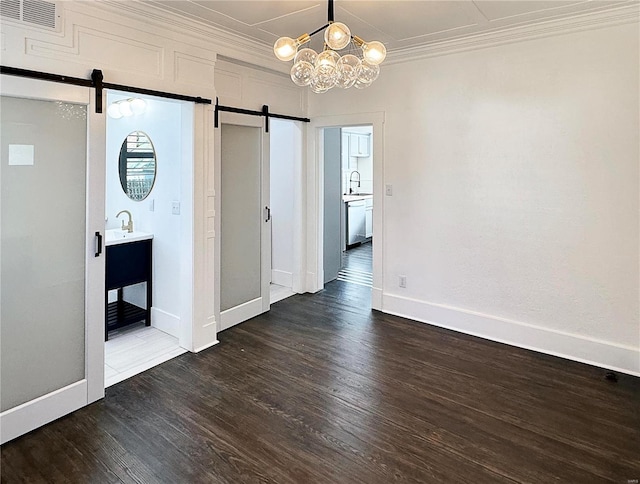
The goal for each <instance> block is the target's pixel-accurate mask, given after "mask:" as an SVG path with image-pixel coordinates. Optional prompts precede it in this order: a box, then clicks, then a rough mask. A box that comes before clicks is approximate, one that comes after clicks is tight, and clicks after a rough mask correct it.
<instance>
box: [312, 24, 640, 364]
mask: <svg viewBox="0 0 640 484" xmlns="http://www.w3.org/2000/svg"><path fill="white" fill-rule="evenodd" d="M638 40H639V38H638V25H637V24H630V25H621V26H612V27H607V28H601V29H599V30H591V31H584V32H577V33H571V34H567V35H563V36H556V37H550V38H541V39H537V40H530V41H525V42H520V43H514V44H509V45H503V46H497V47H492V48H486V49H482V50H475V51H470V52H463V53H458V54H453V55H448V56H443V57H437V58H432V59H425V60H421V61H415V62H414V63H411V64H397V65H387V66H384V65H383V67H382V72H381V74H380V78H379V79H378V80H377V81H376V82H375V83H374V84H373V86H372V87H370V88H368V89H366V90H363V91H357V90H353V89H352V90H348V91H340V90H335V91H331V92H330V93H328V94H325V95H316V96H311V97H310V101H309V104H310V115H311V117H312V118H314V117H316V116H321V115H330V114H331V115H336V114H341V113H344V114H350V113H370V112H373V111H384V112H385V127H384V133H385V135H384V136H385V138H384V167H383V171H384V183H385V184H392V185H393V196H392V197H384V206H383V207H382V208H383V220H384V230H383V241H382V243H383V247H384V248H383V251H384V258H383V260H384V266H383V309H384V310H385V311H387V312H392V313H397V314H403V315H406V316H409V317H412V318H415V319H419V320H423V321H427V322H432V323H434V324H437V325H442V326H447V327H451V328H454V329H459V330H462V331H465V332H468V333H473V334H478V335H481V336H484V337H488V338H490V339H494V340H499V341H505V342H509V343H512V344H516V345H519V346H525V347H532V348H536V349H539V350H542V351H545V352H548V353H554V354H560V355H563V356H567V357H569V358H573V359H577V360H582V361H590V362H594V363H596V364H601V365H603V366H607V367H611V368H619V369H622V370H624V371H628V372H636V373H638V372H640V353H639V350H638V347H639V344H640V341H639V340H640V326H639V316H638V314H639V307H638V306H639V305H638V290H639V282H638V277H639V273H638V262H639V257H638V249H639V230H638V217H639V204H638V199H639V194H640V192H639V189H638V175H639V166H638V165H639V148H638V147H639V130H640V126H639V122H638V109H639V102H638V81H639V74H638V59H639V52H638V44H639V42H638ZM310 222H311V223H312V224H313V223H314V222H313V221H310ZM399 275H406V276H407V288H406V289H400V288H399V287H398V276H399Z"/></svg>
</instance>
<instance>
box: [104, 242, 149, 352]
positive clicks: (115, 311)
mask: <svg viewBox="0 0 640 484" xmlns="http://www.w3.org/2000/svg"><path fill="white" fill-rule="evenodd" d="M152 243H153V234H148V233H145V232H131V233H129V232H127V231H122V230H107V231H106V241H105V247H106V284H105V303H106V314H105V316H106V317H105V331H104V339H105V341H107V340H108V339H109V331H111V330H114V329H117V328H122V327H124V326H127V325H129V324H133V323H138V322H141V321H144V322H145V325H146V326H150V325H151V305H152V299H151V294H152V266H153V265H152V257H153V246H152ZM142 282H145V283H146V307H144V308H143V307H140V306H138V305H136V304H132V303H130V302H128V301H125V300H124V299H123V289H124V288H125V287H127V286H132V285H134V284H140V283H142ZM111 290H117V292H118V297H117V300H116V301H114V302H111V303H110V302H109V291H111Z"/></svg>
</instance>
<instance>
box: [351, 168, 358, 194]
mask: <svg viewBox="0 0 640 484" xmlns="http://www.w3.org/2000/svg"><path fill="white" fill-rule="evenodd" d="M354 174H356V175H358V178H357V179H356V180H354V179H353V175H354ZM354 181H356V182H358V188H360V172H359V171H358V170H354V171H352V172H351V175H349V193H353V188H351V184H352V183H353V182H354Z"/></svg>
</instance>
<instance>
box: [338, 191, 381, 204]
mask: <svg viewBox="0 0 640 484" xmlns="http://www.w3.org/2000/svg"><path fill="white" fill-rule="evenodd" d="M368 198H373V194H371V193H367V194H364V195H342V201H343V202H345V203H346V202H355V201H356V200H366V199H368Z"/></svg>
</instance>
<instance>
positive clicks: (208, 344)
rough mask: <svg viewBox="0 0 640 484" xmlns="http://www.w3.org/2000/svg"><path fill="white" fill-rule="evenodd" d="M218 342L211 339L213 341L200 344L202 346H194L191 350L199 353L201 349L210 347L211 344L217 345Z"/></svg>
mask: <svg viewBox="0 0 640 484" xmlns="http://www.w3.org/2000/svg"><path fill="white" fill-rule="evenodd" d="M218 343H220V341H218V340H215V341H213V342H211V343H207V344H206V345H202V346H200V347H198V348H195V349H194V350H193V352H194V353H199V352H201V351H204V350H206V349H207V348H211V347H212V346H215V345H217V344H218Z"/></svg>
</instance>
